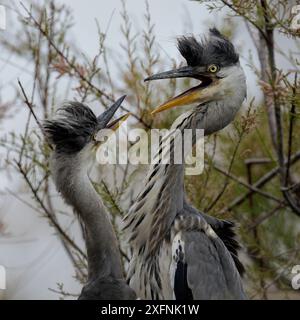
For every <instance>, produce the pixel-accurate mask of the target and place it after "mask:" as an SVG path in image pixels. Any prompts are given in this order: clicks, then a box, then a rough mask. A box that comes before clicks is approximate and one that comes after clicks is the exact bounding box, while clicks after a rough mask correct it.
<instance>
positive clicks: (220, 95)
mask: <svg viewBox="0 0 300 320" xmlns="http://www.w3.org/2000/svg"><path fill="white" fill-rule="evenodd" d="M178 49H179V51H180V53H181V55H182V56H183V57H184V58H185V60H186V62H187V65H186V66H184V67H181V68H179V69H176V70H171V71H167V72H162V73H158V74H156V75H153V76H150V77H149V78H147V79H145V80H146V81H153V80H159V79H170V78H186V77H188V78H194V79H197V80H199V81H200V82H199V84H198V85H196V86H195V87H193V88H190V89H189V90H187V91H185V92H183V93H181V94H180V95H178V96H176V97H174V98H171V99H170V100H168V101H167V102H164V103H163V104H161V105H159V106H158V107H157V108H156V109H154V111H153V112H152V114H154V115H155V114H156V113H158V112H162V111H166V110H169V109H171V108H174V107H177V106H180V107H182V110H184V112H183V113H182V114H181V115H180V116H179V118H178V119H176V121H175V123H174V124H173V126H172V128H176V129H179V131H180V132H183V130H184V129H204V133H205V135H209V134H211V133H214V132H216V131H219V130H221V129H223V128H224V127H226V126H227V125H228V124H229V123H231V122H232V121H233V119H234V117H235V115H236V114H237V112H238V110H239V109H240V107H241V105H242V102H243V100H244V99H245V97H246V82H245V75H244V71H243V69H242V68H241V66H240V63H239V56H238V54H237V53H236V50H235V48H234V46H233V44H232V43H231V42H230V41H229V40H228V39H227V38H225V37H224V36H223V35H222V34H221V33H220V32H219V31H218V30H217V29H215V28H214V29H210V31H209V35H208V37H207V38H205V39H203V40H202V41H198V40H197V39H196V38H194V37H182V38H179V39H178ZM191 104H193V105H194V106H193V107H186V106H188V105H191ZM164 141H167V140H164V139H162V142H161V144H160V148H159V151H158V153H159V154H162V153H163V151H164V150H169V152H172V150H174V148H172V143H174V141H175V139H173V140H171V146H170V145H169V143H168V144H165V143H164ZM168 142H169V141H168ZM193 143H195V138H194V136H193ZM125 230H127V234H128V237H129V241H130V244H131V247H132V252H133V257H132V259H131V262H130V268H129V273H128V280H129V283H130V286H131V287H132V288H133V289H134V290H135V291H136V293H137V295H138V296H139V297H140V298H144V299H245V298H246V296H245V293H244V290H243V287H242V281H241V277H240V273H241V272H242V270H243V266H242V264H241V262H240V261H239V259H238V256H237V249H238V248H239V244H238V243H237V241H236V240H235V234H234V231H233V224H232V223H231V222H229V221H225V220H219V219H216V218H214V217H212V216H209V215H206V214H204V213H203V212H200V211H198V210H197V209H195V208H194V207H193V206H192V205H191V204H189V203H188V200H187V197H186V194H185V191H184V164H175V163H172V162H171V163H170V164H163V163H162V162H158V163H156V164H153V165H152V166H151V167H150V170H149V172H148V174H147V176H146V179H145V182H144V185H143V187H142V189H141V191H140V193H139V195H138V197H137V199H136V201H135V203H134V204H133V205H132V207H131V209H130V210H129V213H128V215H127V216H126V218H125Z"/></svg>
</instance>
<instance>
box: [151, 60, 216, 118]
mask: <svg viewBox="0 0 300 320" xmlns="http://www.w3.org/2000/svg"><path fill="white" fill-rule="evenodd" d="M171 78H194V79H198V80H200V81H201V83H200V84H199V85H197V86H195V87H193V88H191V89H189V90H187V91H185V92H183V93H181V94H179V95H178V96H176V97H174V98H172V99H170V100H168V101H166V102H165V103H163V104H161V105H160V106H158V107H157V108H156V109H154V110H153V111H152V112H151V114H152V115H153V114H155V113H158V112H161V111H164V110H167V109H171V108H173V107H176V106H184V105H189V104H192V103H195V102H197V103H199V104H201V103H205V102H208V101H210V100H211V99H212V96H213V91H214V90H211V86H210V85H211V84H212V83H215V82H216V78H215V77H214V76H212V74H210V73H208V72H207V71H206V69H205V68H204V67H203V68H202V67H191V66H187V67H182V68H179V69H175V70H170V71H166V72H162V73H158V74H155V75H153V76H150V77H149V78H146V79H145V81H151V80H158V79H171Z"/></svg>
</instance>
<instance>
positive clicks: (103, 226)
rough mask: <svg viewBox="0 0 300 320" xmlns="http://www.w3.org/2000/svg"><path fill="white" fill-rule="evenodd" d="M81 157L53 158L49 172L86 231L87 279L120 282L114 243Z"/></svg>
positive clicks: (119, 268) (119, 267) (100, 203)
mask: <svg viewBox="0 0 300 320" xmlns="http://www.w3.org/2000/svg"><path fill="white" fill-rule="evenodd" d="M83 156H84V155H83V154H78V155H76V156H72V157H70V158H69V159H66V158H65V157H63V158H62V157H60V156H59V155H57V154H54V155H53V159H52V162H51V163H52V172H53V176H54V181H55V184H56V187H57V189H58V191H59V192H60V193H61V194H62V196H63V197H64V199H65V201H66V202H67V203H68V204H69V205H71V206H72V207H73V208H74V210H75V211H76V212H77V213H78V215H79V216H80V218H81V219H82V221H83V223H84V227H85V237H86V247H87V256H88V269H89V279H95V278H96V277H106V276H112V277H114V278H122V277H123V274H122V273H123V272H122V268H121V260H120V254H119V248H118V245H117V239H116V237H115V234H114V231H113V227H112V224H111V222H110V220H109V217H108V214H107V212H106V209H105V207H104V205H103V203H102V201H101V199H100V198H99V196H98V194H97V193H96V191H95V189H94V187H93V185H92V183H91V181H90V179H89V177H88V174H87V172H88V171H87V170H88V167H87V163H88V159H84V157H83Z"/></svg>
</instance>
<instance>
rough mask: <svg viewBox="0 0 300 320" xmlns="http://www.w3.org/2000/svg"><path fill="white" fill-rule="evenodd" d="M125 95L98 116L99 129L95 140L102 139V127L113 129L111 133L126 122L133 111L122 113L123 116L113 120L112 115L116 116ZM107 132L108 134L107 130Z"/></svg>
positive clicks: (99, 140)
mask: <svg viewBox="0 0 300 320" xmlns="http://www.w3.org/2000/svg"><path fill="white" fill-rule="evenodd" d="M125 97H126V96H122V97H121V98H120V99H118V100H117V101H116V102H115V103H114V104H113V105H112V106H111V107H109V108H108V109H107V110H106V111H105V112H104V113H102V114H101V115H100V116H99V117H98V118H97V120H98V128H99V131H98V132H97V133H96V134H95V136H94V140H95V141H97V142H101V141H102V135H101V133H102V132H103V131H104V130H102V129H111V130H112V131H111V132H110V134H112V133H113V132H115V131H117V130H118V128H119V127H120V126H121V124H122V123H123V122H125V121H126V120H127V119H128V117H129V116H130V115H131V113H130V112H128V113H126V114H124V115H122V116H121V117H119V118H118V119H116V120H113V121H111V119H112V117H113V116H114V114H115V113H116V111H117V110H118V109H119V107H120V106H121V104H122V102H123V101H124V99H125ZM105 134H107V132H106V133H105ZM105 136H106V135H105ZM97 145H98V144H97Z"/></svg>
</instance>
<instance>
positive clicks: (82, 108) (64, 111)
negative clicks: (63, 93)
mask: <svg viewBox="0 0 300 320" xmlns="http://www.w3.org/2000/svg"><path fill="white" fill-rule="evenodd" d="M97 127H98V121H97V118H96V116H95V114H94V113H93V111H92V110H91V109H90V108H89V107H88V106H86V105H84V104H82V103H79V102H68V103H66V104H64V105H63V106H62V107H60V108H59V109H58V110H57V114H56V117H55V118H54V119H53V120H46V121H45V122H44V130H45V133H46V135H47V138H48V139H49V141H50V143H52V144H53V145H54V146H55V149H56V151H57V152H59V153H66V154H72V153H76V152H79V151H80V150H81V149H82V148H83V147H84V146H85V145H86V144H87V143H88V142H90V141H91V140H92V137H93V134H94V133H95V132H96V130H97Z"/></svg>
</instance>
